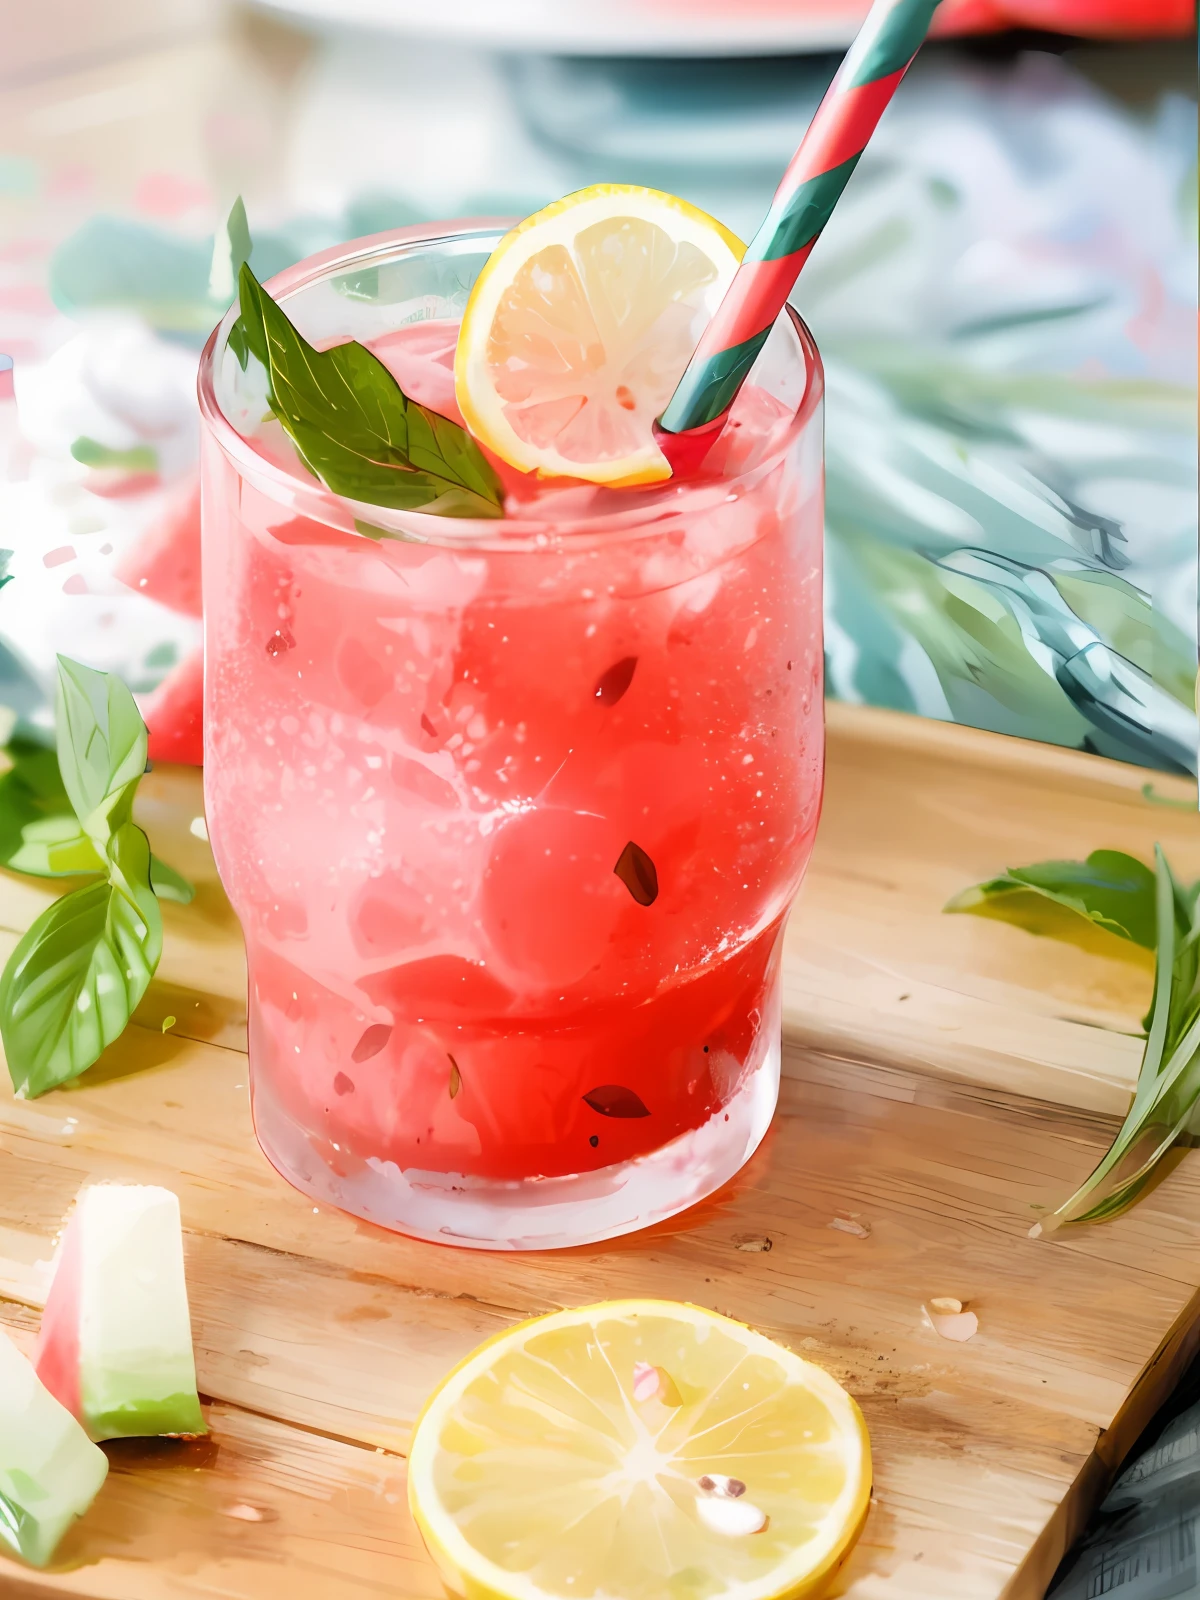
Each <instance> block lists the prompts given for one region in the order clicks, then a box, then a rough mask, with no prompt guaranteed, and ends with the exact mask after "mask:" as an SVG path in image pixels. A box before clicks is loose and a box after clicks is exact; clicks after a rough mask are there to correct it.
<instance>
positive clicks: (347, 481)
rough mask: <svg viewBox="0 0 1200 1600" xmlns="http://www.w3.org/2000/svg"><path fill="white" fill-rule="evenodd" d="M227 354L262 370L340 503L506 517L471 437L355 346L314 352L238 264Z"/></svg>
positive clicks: (305, 452)
mask: <svg viewBox="0 0 1200 1600" xmlns="http://www.w3.org/2000/svg"><path fill="white" fill-rule="evenodd" d="M238 297H239V302H240V305H241V315H240V316H239V318H238V319H237V321H236V322H235V323H234V325H233V328H232V329H231V330H230V335H229V346H230V349H231V350H233V352H234V354H235V355H236V357H237V359H238V360H239V362H240V363H241V365H242V366H243V368H244V367H245V365H246V362H247V360H248V359H249V357H250V356H254V357H255V358H256V359H257V360H258V361H260V362H261V363H262V365H263V366H264V367H265V368H266V372H267V385H268V395H269V399H270V405H271V409H272V411H273V412H274V413H275V416H276V417H277V418H278V419H279V421H280V423H281V424H282V425H283V427H284V429H285V430H286V431H287V433H288V434H289V435H290V436H291V438H292V441H293V443H294V444H295V446H296V449H297V451H298V452H299V455H300V458H301V460H302V461H303V462H304V464H305V466H307V467H308V468H309V470H310V471H311V472H312V473H314V474H315V476H317V477H318V478H320V479H321V481H322V482H323V483H324V484H325V485H326V487H327V488H329V489H332V491H333V492H334V494H339V495H344V496H345V498H346V499H348V500H358V501H362V502H365V503H367V504H369V505H377V506H387V507H390V508H391V509H392V510H397V511H415V510H417V509H420V510H424V511H433V512H437V513H439V514H440V515H442V516H448V517H502V516H503V515H504V491H503V488H502V486H501V483H500V480H499V478H498V477H497V476H496V473H495V470H494V469H493V467H492V465H491V463H490V462H489V461H488V459H487V457H486V456H485V455H484V453H483V451H482V450H481V449H480V448H479V445H478V444H477V443H476V441H475V440H474V439H473V438H472V437H471V435H470V434H469V433H468V432H467V430H466V429H465V428H460V427H459V426H458V425H457V423H454V422H450V421H449V420H448V419H447V418H445V417H442V416H439V415H438V413H437V412H436V411H430V410H427V409H426V407H424V406H422V405H418V403H417V402H416V401H415V400H410V399H409V398H408V396H407V395H406V394H405V393H404V391H403V390H402V389H401V387H400V385H399V384H398V383H397V382H396V380H395V378H393V376H392V374H391V373H390V372H389V371H388V369H387V368H386V367H385V366H384V364H383V362H382V361H380V360H379V358H378V357H377V356H374V355H372V354H371V352H370V351H369V350H368V349H367V348H366V347H365V346H364V345H361V344H358V343H357V342H356V341H355V340H350V341H349V342H348V343H346V344H339V345H334V346H333V348H332V349H330V350H317V349H316V348H315V347H314V346H313V345H311V344H309V342H308V340H307V339H305V338H304V336H303V335H302V334H301V333H300V332H298V330H297V329H296V328H295V327H293V325H292V323H291V322H290V320H289V319H288V317H287V316H286V314H285V313H284V311H283V309H282V308H281V307H280V306H279V305H277V304H276V302H275V301H274V300H272V298H271V296H270V295H269V294H267V293H266V291H265V290H264V289H263V287H262V285H261V284H260V283H259V282H258V280H257V278H255V276H254V274H253V272H252V271H251V270H250V267H249V265H248V264H246V263H245V262H243V263H242V266H241V271H240V275H239V281H238Z"/></svg>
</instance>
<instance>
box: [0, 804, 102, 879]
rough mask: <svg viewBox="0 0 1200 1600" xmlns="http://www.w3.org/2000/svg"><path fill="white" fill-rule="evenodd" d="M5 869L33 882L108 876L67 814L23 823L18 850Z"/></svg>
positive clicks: (84, 834)
mask: <svg viewBox="0 0 1200 1600" xmlns="http://www.w3.org/2000/svg"><path fill="white" fill-rule="evenodd" d="M7 865H8V866H9V867H11V868H12V870H13V871H14V872H28V873H29V874H30V875H31V876H33V877H36V878H73V877H79V876H80V875H81V874H82V873H88V872H103V873H107V872H108V863H107V862H106V861H105V860H103V858H102V857H101V856H100V855H99V854H98V853H97V851H96V846H95V845H94V844H93V843H92V841H91V840H90V839H89V838H88V836H87V834H86V833H84V831H83V829H82V828H81V827H80V826H79V822H78V819H77V818H76V817H75V816H74V814H73V813H70V812H68V813H65V814H64V815H62V816H57V817H41V818H39V819H38V820H37V821H36V822H29V823H26V825H25V827H24V828H22V830H21V845H20V848H19V849H18V850H16V851H14V852H13V854H12V855H11V856H10V857H9V860H8V862H7Z"/></svg>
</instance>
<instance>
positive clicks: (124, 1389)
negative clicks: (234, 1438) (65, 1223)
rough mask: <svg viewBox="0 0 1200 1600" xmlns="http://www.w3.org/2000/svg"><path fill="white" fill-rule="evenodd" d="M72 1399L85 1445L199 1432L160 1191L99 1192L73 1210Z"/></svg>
mask: <svg viewBox="0 0 1200 1600" xmlns="http://www.w3.org/2000/svg"><path fill="white" fill-rule="evenodd" d="M82 1210H83V1216H82V1219H81V1220H82V1225H83V1261H82V1277H81V1283H80V1297H79V1393H80V1402H81V1404H82V1407H83V1421H84V1426H85V1427H86V1428H87V1431H88V1433H89V1434H90V1435H91V1436H92V1438H93V1439H131V1438H140V1437H144V1436H146V1435H151V1434H162V1433H187V1434H196V1433H204V1432H205V1431H206V1430H205V1424H204V1416H203V1414H202V1412H201V1410H200V1401H199V1399H198V1398H197V1395H196V1364H195V1359H194V1357H193V1355H192V1323H191V1317H190V1315H189V1312H188V1299H187V1284H186V1282H185V1280H184V1275H183V1228H182V1225H181V1223H180V1218H179V1201H178V1199H177V1198H176V1197H175V1195H173V1194H172V1193H171V1191H170V1190H169V1189H159V1188H154V1187H149V1186H146V1187H143V1186H140V1185H132V1184H130V1185H125V1184H100V1185H98V1186H97V1187H95V1188H92V1189H88V1190H86V1191H85V1193H84V1196H83V1202H82Z"/></svg>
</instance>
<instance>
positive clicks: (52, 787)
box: [0, 738, 73, 866]
mask: <svg viewBox="0 0 1200 1600" xmlns="http://www.w3.org/2000/svg"><path fill="white" fill-rule="evenodd" d="M4 753H5V755H6V756H7V757H8V759H9V761H10V762H11V763H12V765H11V766H10V767H9V769H8V771H7V772H5V773H3V774H0V866H8V865H10V863H11V861H12V858H13V856H14V855H15V854H16V852H17V851H18V850H20V848H21V846H22V843H23V841H24V833H25V829H26V828H27V827H28V826H29V824H30V823H32V822H37V821H39V820H40V819H42V818H44V817H58V816H65V817H73V813H72V811H71V802H70V801H69V800H68V799H67V791H66V790H65V789H64V788H63V783H62V777H61V775H60V774H59V770H58V757H57V756H56V755H55V753H54V751H53V750H51V749H49V748H48V746H46V745H43V744H35V743H34V742H33V740H32V739H22V738H15V739H11V740H10V741H9V743H8V746H7V748H6V750H5V752H4Z"/></svg>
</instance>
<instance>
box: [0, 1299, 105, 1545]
mask: <svg viewBox="0 0 1200 1600" xmlns="http://www.w3.org/2000/svg"><path fill="white" fill-rule="evenodd" d="M107 1471H108V1462H107V1460H106V1459H105V1455H104V1452H103V1450H97V1448H96V1446H95V1445H94V1444H93V1443H92V1442H91V1440H90V1439H89V1438H88V1436H87V1434H86V1433H84V1431H83V1429H82V1428H81V1427H80V1426H79V1424H78V1422H76V1420H75V1418H74V1417H73V1416H72V1415H71V1414H70V1412H69V1411H67V1410H65V1409H64V1407H62V1406H61V1405H59V1403H58V1401H57V1400H56V1399H55V1398H54V1396H53V1395H52V1394H50V1392H49V1391H48V1390H47V1389H46V1388H45V1387H44V1386H43V1385H42V1384H41V1383H39V1382H38V1378H37V1374H36V1373H35V1372H34V1370H33V1368H32V1367H31V1366H30V1364H29V1362H28V1361H26V1359H25V1357H24V1356H23V1355H22V1354H21V1352H20V1351H19V1350H18V1349H17V1347H16V1345H15V1344H13V1342H12V1340H11V1339H10V1338H9V1337H8V1335H7V1334H6V1333H5V1332H4V1331H3V1329H0V1540H3V1541H4V1543H5V1544H7V1545H9V1546H10V1548H11V1549H13V1550H15V1551H16V1553H17V1555H19V1556H23V1557H24V1559H25V1560H26V1561H29V1562H31V1563H32V1564H33V1565H34V1566H35V1567H44V1566H45V1565H46V1563H47V1562H48V1561H49V1560H50V1558H51V1556H52V1555H53V1554H54V1551H55V1548H56V1546H57V1545H58V1541H59V1540H60V1539H61V1538H62V1536H63V1534H64V1533H65V1532H66V1531H67V1529H68V1528H69V1527H70V1525H71V1523H72V1522H73V1521H74V1520H75V1518H76V1517H81V1516H82V1515H83V1513H84V1512H85V1511H86V1510H87V1508H88V1507H89V1506H90V1505H91V1503H92V1501H93V1500H94V1499H95V1498H96V1493H97V1491H98V1490H99V1488H100V1485H101V1484H102V1483H103V1482H104V1477H105V1474H106V1473H107Z"/></svg>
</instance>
